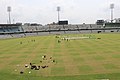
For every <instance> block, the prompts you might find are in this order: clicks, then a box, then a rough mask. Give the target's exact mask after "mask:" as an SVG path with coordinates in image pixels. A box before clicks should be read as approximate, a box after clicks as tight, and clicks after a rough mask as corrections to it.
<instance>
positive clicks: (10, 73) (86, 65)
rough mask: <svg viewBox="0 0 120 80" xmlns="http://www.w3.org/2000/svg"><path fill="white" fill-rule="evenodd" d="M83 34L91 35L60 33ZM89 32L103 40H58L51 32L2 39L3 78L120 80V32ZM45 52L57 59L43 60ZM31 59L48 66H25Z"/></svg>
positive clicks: (0, 68) (0, 67)
mask: <svg viewBox="0 0 120 80" xmlns="http://www.w3.org/2000/svg"><path fill="white" fill-rule="evenodd" d="M83 35H89V34H69V35H60V36H61V37H63V36H69V37H75V36H83ZM90 35H92V36H94V37H96V38H101V39H80V40H70V41H66V40H61V43H58V39H59V38H55V35H49V36H38V37H26V38H17V39H5V40H0V80H120V34H119V33H113V34H107V33H106V34H90ZM61 37H60V38H61ZM32 40H35V42H34V41H32ZM20 42H22V44H20ZM44 54H46V55H47V58H48V57H50V56H52V57H53V58H54V59H55V61H56V62H55V63H52V62H50V63H47V62H43V63H40V62H39V61H40V60H42V58H41V56H42V55H44ZM30 62H32V63H36V64H38V65H44V64H45V65H46V64H47V65H49V67H48V68H46V69H40V70H31V69H26V68H25V67H24V65H25V64H29V63H30ZM17 65H19V66H17ZM15 70H16V71H15ZM21 70H22V71H24V74H20V71H21ZM29 71H31V74H29V73H28V72H29Z"/></svg>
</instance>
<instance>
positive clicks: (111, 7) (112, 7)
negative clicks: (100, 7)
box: [110, 4, 114, 23]
mask: <svg viewBox="0 0 120 80" xmlns="http://www.w3.org/2000/svg"><path fill="white" fill-rule="evenodd" d="M110 9H111V23H112V22H113V9H114V4H110Z"/></svg>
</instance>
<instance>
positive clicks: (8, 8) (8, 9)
mask: <svg viewBox="0 0 120 80" xmlns="http://www.w3.org/2000/svg"><path fill="white" fill-rule="evenodd" d="M7 11H8V15H9V24H11V18H10V12H11V7H10V6H8V7H7Z"/></svg>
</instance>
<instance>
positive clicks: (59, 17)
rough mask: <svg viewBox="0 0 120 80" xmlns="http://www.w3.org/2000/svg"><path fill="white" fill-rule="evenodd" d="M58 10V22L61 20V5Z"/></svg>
mask: <svg viewBox="0 0 120 80" xmlns="http://www.w3.org/2000/svg"><path fill="white" fill-rule="evenodd" d="M57 11H58V22H59V21H60V13H59V12H60V7H59V6H58V7H57Z"/></svg>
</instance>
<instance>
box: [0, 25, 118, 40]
mask: <svg viewBox="0 0 120 80" xmlns="http://www.w3.org/2000/svg"><path fill="white" fill-rule="evenodd" d="M109 25H110V24H109ZM109 25H105V26H103V25H97V24H85V23H84V24H76V25H72V24H68V25H56V24H54V25H53V24H49V25H44V26H43V25H38V24H28V23H27V24H24V25H22V24H0V38H3V39H5V38H18V37H24V36H36V35H49V34H69V33H70V34H71V33H77V34H78V33H101V32H120V26H118V25H119V24H117V26H115V24H114V26H113V27H112V26H111V25H110V26H109ZM112 25H113V24H112Z"/></svg>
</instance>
